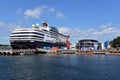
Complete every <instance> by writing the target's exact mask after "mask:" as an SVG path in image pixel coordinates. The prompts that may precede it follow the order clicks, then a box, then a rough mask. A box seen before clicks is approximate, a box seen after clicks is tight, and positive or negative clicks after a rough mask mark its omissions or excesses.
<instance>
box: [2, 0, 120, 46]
mask: <svg viewBox="0 0 120 80" xmlns="http://www.w3.org/2000/svg"><path fill="white" fill-rule="evenodd" d="M119 4H120V0H0V44H2V43H3V44H9V35H10V33H11V32H12V30H13V29H15V28H18V27H31V25H32V24H33V23H34V24H35V23H40V24H41V23H42V21H43V20H47V21H48V23H49V25H50V26H55V27H57V28H58V29H59V31H60V32H61V33H64V34H71V42H72V43H73V44H74V43H75V42H77V41H78V40H80V39H85V38H90V39H91V38H92V39H96V40H99V41H106V40H112V39H113V38H115V37H117V36H120V31H119V30H120V5H119Z"/></svg>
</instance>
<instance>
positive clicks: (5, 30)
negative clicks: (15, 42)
mask: <svg viewBox="0 0 120 80" xmlns="http://www.w3.org/2000/svg"><path fill="white" fill-rule="evenodd" d="M18 27H20V25H17V24H14V23H9V24H8V23H4V22H2V21H0V44H9V37H10V34H11V32H12V31H13V30H14V29H15V28H18Z"/></svg>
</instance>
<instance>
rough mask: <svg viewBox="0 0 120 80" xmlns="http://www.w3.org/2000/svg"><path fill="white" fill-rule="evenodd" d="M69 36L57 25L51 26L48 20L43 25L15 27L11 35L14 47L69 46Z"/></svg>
mask: <svg viewBox="0 0 120 80" xmlns="http://www.w3.org/2000/svg"><path fill="white" fill-rule="evenodd" d="M68 40H69V36H68V35H64V34H61V33H59V31H58V29H57V28H56V27H49V25H48V23H47V21H44V22H43V24H42V26H39V24H36V25H34V24H33V25H32V28H19V29H15V30H14V31H13V32H12V33H11V35H10V43H11V46H12V49H36V48H44V47H50V48H52V47H58V48H61V47H68V44H67V43H68Z"/></svg>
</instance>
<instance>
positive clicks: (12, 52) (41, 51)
mask: <svg viewBox="0 0 120 80" xmlns="http://www.w3.org/2000/svg"><path fill="white" fill-rule="evenodd" d="M26 54H27V55H30V54H77V55H79V54H104V55H105V54H112V55H116V54H119V55H120V50H98V51H93V50H89V51H82V50H45V49H19V50H12V49H11V50H0V55H26Z"/></svg>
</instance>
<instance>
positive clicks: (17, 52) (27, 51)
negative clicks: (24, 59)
mask: <svg viewBox="0 0 120 80" xmlns="http://www.w3.org/2000/svg"><path fill="white" fill-rule="evenodd" d="M35 52H36V50H35V49H19V50H18V49H16V50H12V49H10V50H0V55H24V54H34V53H35Z"/></svg>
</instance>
